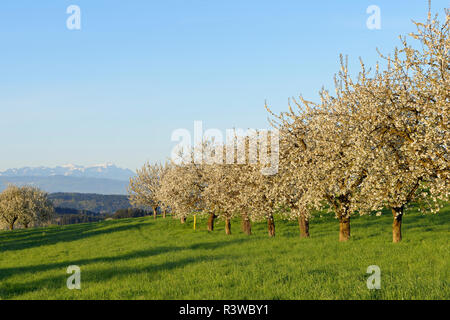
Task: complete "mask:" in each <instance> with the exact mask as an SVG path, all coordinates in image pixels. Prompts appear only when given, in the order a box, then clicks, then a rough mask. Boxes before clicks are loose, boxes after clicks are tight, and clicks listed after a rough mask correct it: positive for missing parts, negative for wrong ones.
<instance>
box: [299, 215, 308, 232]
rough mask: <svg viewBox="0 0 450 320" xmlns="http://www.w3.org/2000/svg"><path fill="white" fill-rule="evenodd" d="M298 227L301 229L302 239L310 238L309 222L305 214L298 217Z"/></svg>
mask: <svg viewBox="0 0 450 320" xmlns="http://www.w3.org/2000/svg"><path fill="white" fill-rule="evenodd" d="M298 225H299V227H300V238H309V220H308V219H306V216H305V215H304V214H301V215H300V217H298Z"/></svg>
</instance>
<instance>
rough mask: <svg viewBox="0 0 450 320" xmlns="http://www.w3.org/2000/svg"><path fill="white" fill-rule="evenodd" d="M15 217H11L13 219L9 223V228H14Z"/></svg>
mask: <svg viewBox="0 0 450 320" xmlns="http://www.w3.org/2000/svg"><path fill="white" fill-rule="evenodd" d="M16 221H17V218H15V219H13V221H11V223H10V224H9V230H14V224H15V223H16Z"/></svg>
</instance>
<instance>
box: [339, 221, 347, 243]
mask: <svg viewBox="0 0 450 320" xmlns="http://www.w3.org/2000/svg"><path fill="white" fill-rule="evenodd" d="M349 239H350V217H346V218H345V217H341V218H339V241H348V240H349Z"/></svg>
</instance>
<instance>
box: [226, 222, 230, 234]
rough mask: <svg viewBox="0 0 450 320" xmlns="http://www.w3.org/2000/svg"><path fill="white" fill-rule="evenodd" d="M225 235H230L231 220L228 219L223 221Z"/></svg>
mask: <svg viewBox="0 0 450 320" xmlns="http://www.w3.org/2000/svg"><path fill="white" fill-rule="evenodd" d="M225 233H226V234H231V219H230V218H226V219H225Z"/></svg>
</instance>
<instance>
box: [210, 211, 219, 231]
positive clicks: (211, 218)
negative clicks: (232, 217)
mask: <svg viewBox="0 0 450 320" xmlns="http://www.w3.org/2000/svg"><path fill="white" fill-rule="evenodd" d="M216 218H217V216H216V215H215V214H214V213H213V212H211V213H210V214H209V218H208V231H213V230H214V220H215V219H216Z"/></svg>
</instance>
